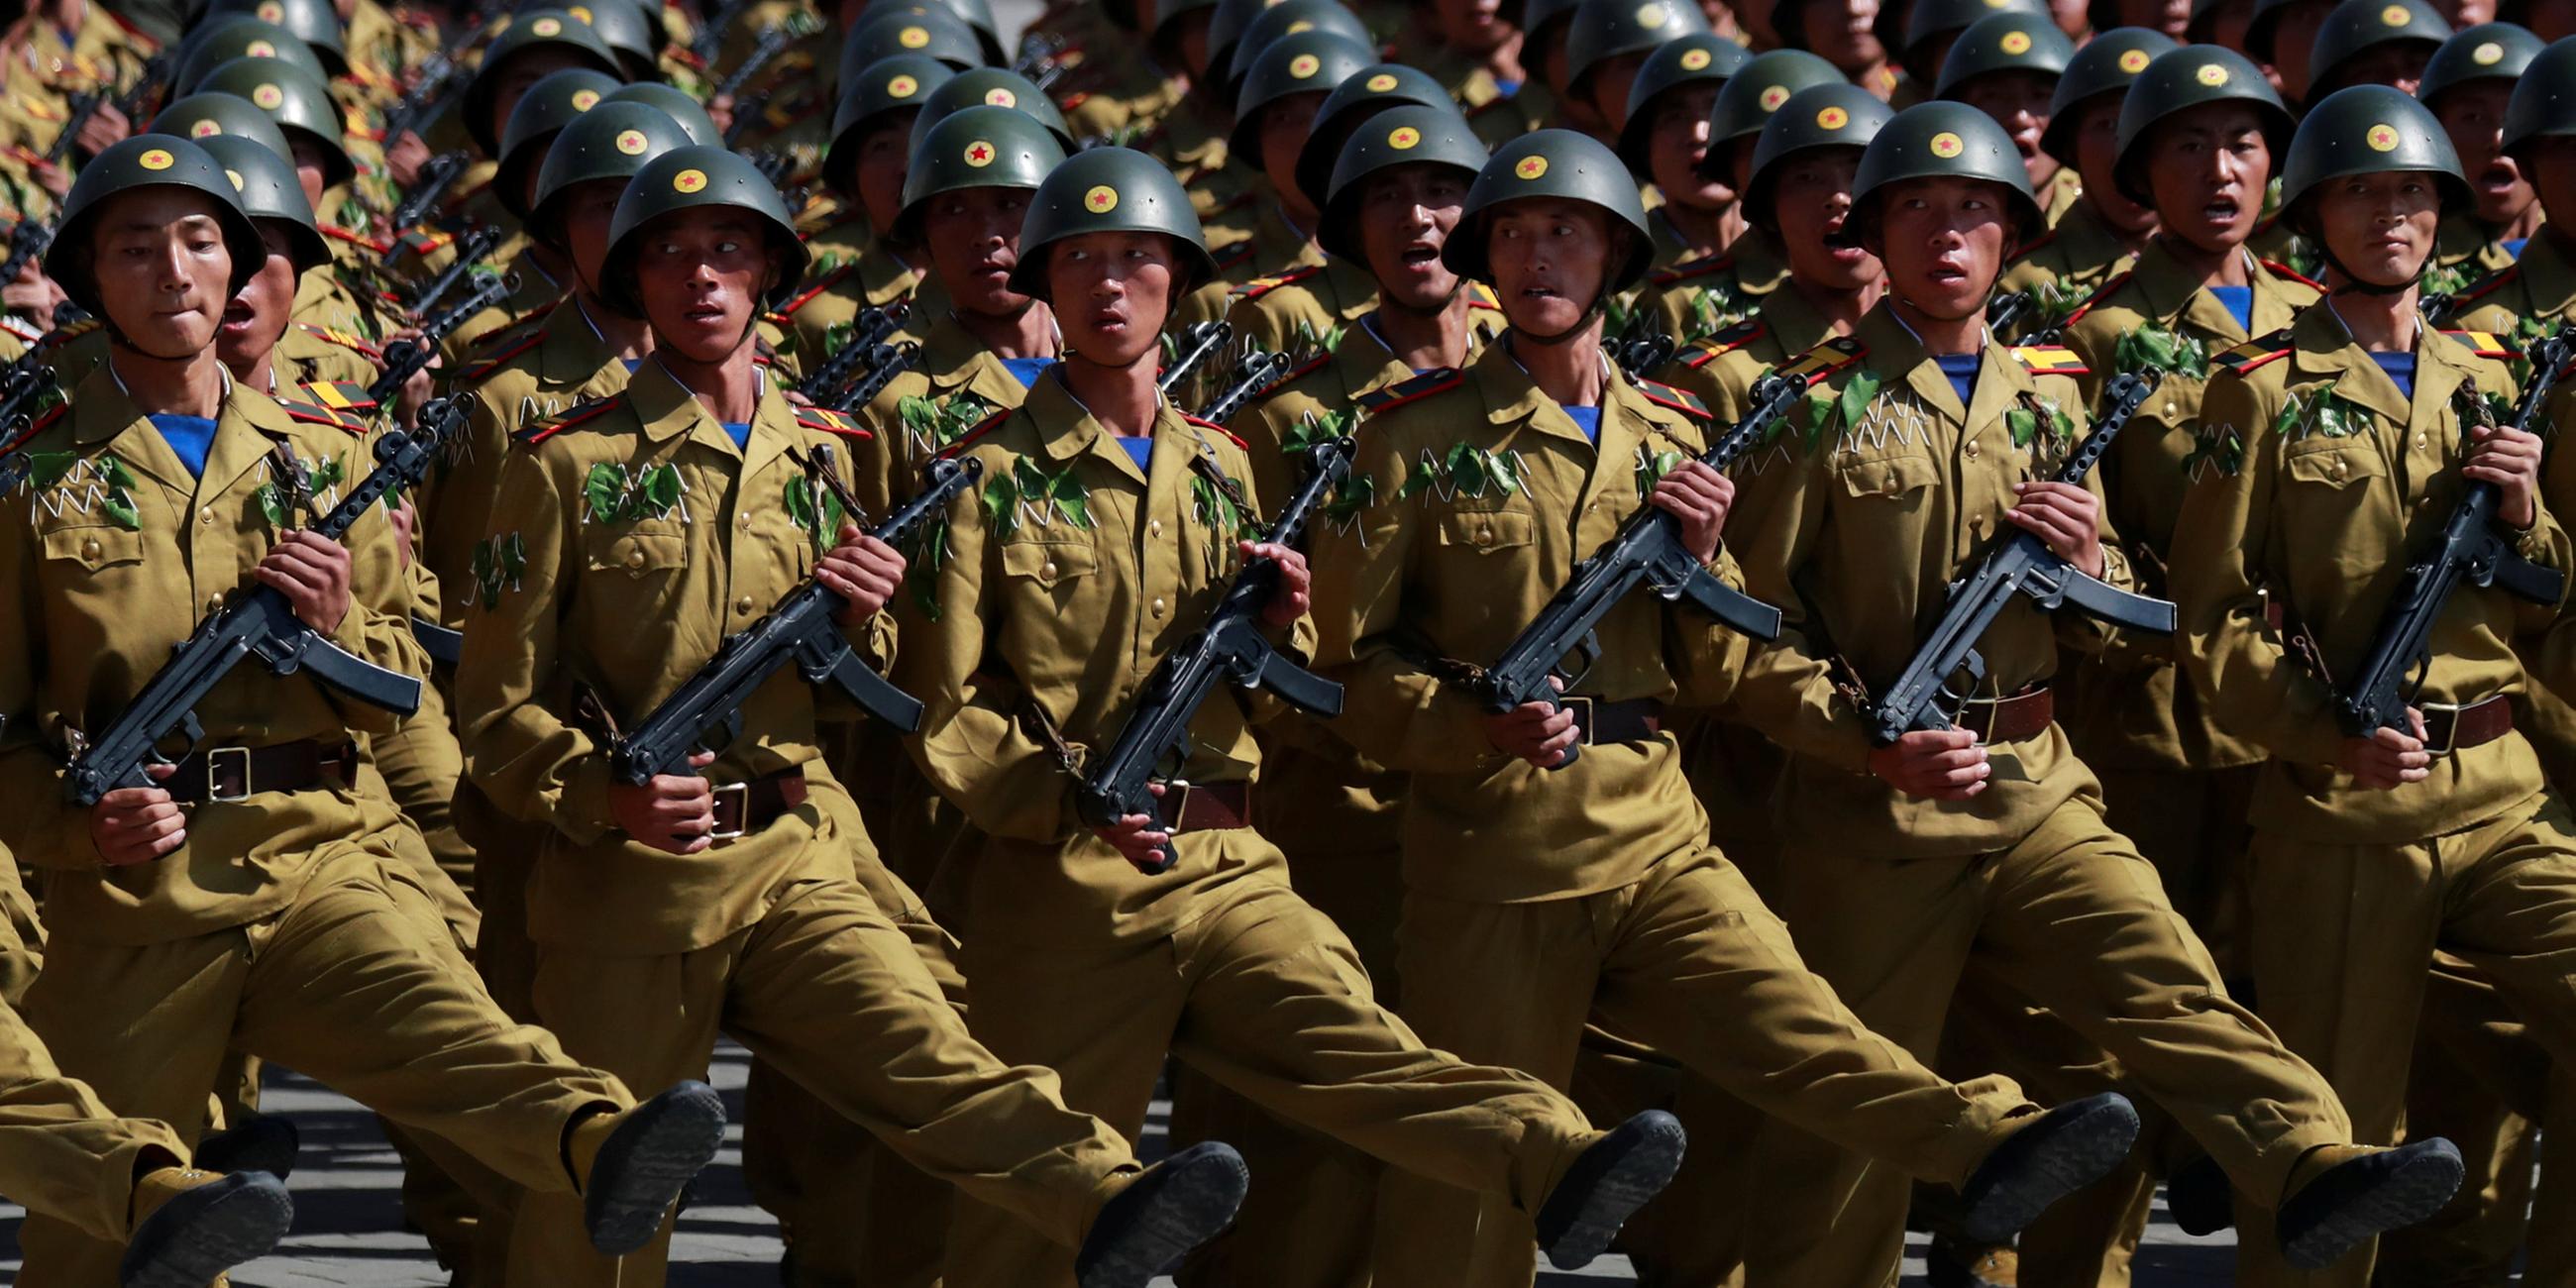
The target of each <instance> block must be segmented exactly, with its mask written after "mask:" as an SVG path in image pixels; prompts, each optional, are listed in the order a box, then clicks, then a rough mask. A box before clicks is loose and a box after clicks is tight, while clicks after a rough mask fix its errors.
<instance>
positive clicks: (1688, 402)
mask: <svg viewBox="0 0 2576 1288" xmlns="http://www.w3.org/2000/svg"><path fill="white" fill-rule="evenodd" d="M1637 392H1638V393H1641V394H1644V395H1645V396H1646V401H1647V402H1650V403H1653V404H1655V405H1656V406H1658V407H1670V408H1672V409H1673V410H1674V411H1678V412H1686V413H1688V414H1690V415H1693V416H1697V417H1699V418H1700V419H1702V420H1706V419H1708V418H1709V417H1710V416H1711V415H1712V414H1713V413H1711V412H1710V411H1709V409H1708V404H1707V403H1704V402H1701V401H1700V400H1699V398H1698V397H1697V396H1696V395H1694V394H1692V393H1691V392H1690V391H1688V390H1684V389H1675V388H1673V387H1672V386H1671V385H1666V384H1658V383H1656V382H1655V381H1652V380H1640V381H1638V382H1637Z"/></svg>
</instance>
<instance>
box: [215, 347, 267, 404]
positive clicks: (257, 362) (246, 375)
mask: <svg viewBox="0 0 2576 1288" xmlns="http://www.w3.org/2000/svg"><path fill="white" fill-rule="evenodd" d="M276 359H277V350H276V348H274V347H271V348H270V349H269V350H268V351H267V352H265V353H262V354H261V355H259V356H258V357H256V358H252V359H250V360H248V361H246V362H227V363H225V364H224V369H225V370H227V371H230V372H232V373H233V379H235V380H238V381H240V382H241V383H243V384H245V385H248V386H250V387H251V388H253V389H256V390H258V391H260V392H261V393H264V394H268V395H270V396H271V397H274V396H276V394H277V362H276Z"/></svg>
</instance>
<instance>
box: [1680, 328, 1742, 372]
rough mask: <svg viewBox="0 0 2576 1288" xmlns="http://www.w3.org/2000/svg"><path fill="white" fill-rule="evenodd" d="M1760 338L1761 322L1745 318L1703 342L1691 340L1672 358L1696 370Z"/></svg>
mask: <svg viewBox="0 0 2576 1288" xmlns="http://www.w3.org/2000/svg"><path fill="white" fill-rule="evenodd" d="M1760 338H1762V320H1761V319H1760V318H1746V319H1744V320H1743V321H1741V322H1738V323H1736V324H1735V325H1733V326H1731V327H1728V328H1726V329H1725V330H1723V331H1720V332H1718V333H1717V334H1715V335H1713V336H1710V337H1708V338H1707V339H1705V340H1693V341H1691V342H1690V343H1689V344H1686V345H1683V346H1682V350H1681V352H1679V353H1676V354H1674V355H1673V356H1674V357H1675V358H1678V359H1680V360H1681V362H1682V364H1683V365H1685V366H1688V367H1691V368H1693V369H1694V370H1696V369H1697V368H1700V367H1705V366H1707V365H1708V364H1709V363H1711V362H1714V361H1716V360H1717V356H1718V355H1719V354H1722V353H1733V352H1735V351H1736V350H1738V349H1741V348H1743V347H1744V346H1746V345H1748V344H1751V343H1753V342H1754V341H1755V340H1758V339H1760Z"/></svg>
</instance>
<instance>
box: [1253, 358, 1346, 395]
mask: <svg viewBox="0 0 2576 1288" xmlns="http://www.w3.org/2000/svg"><path fill="white" fill-rule="evenodd" d="M1332 360H1333V355H1331V354H1329V353H1319V354H1316V355H1315V356H1314V357H1311V358H1308V359H1306V360H1305V361H1304V362H1301V363H1298V364H1297V365H1296V366H1293V367H1290V368H1289V369H1288V370H1286V371H1285V372H1282V373H1280V376H1279V378H1278V379H1276V380H1273V381H1271V382H1270V383H1269V384H1266V385H1263V386H1262V387H1261V392H1260V393H1257V394H1254V395H1253V396H1252V400H1253V401H1254V402H1260V401H1261V400H1263V399H1265V398H1268V397H1270V396H1271V395H1273V394H1276V393H1278V392H1279V391H1281V390H1283V389H1286V388H1287V387H1288V386H1290V385H1292V384H1295V383H1297V378H1298V377H1300V376H1303V375H1306V374H1308V373H1310V372H1315V371H1320V370H1322V369H1323V366H1324V364H1325V363H1327V362H1331V361H1332Z"/></svg>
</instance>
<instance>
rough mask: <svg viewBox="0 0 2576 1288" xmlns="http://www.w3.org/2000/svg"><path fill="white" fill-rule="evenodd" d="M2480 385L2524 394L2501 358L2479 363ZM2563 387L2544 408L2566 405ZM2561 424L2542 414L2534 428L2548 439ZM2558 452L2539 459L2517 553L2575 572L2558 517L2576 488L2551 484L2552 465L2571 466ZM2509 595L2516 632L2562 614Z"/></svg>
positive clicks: (2543, 626)
mask: <svg viewBox="0 0 2576 1288" xmlns="http://www.w3.org/2000/svg"><path fill="white" fill-rule="evenodd" d="M2478 384H2479V387H2480V389H2481V390H2482V391H2483V392H2484V393H2485V394H2486V395H2487V397H2488V398H2490V399H2502V400H2504V401H2505V402H2507V403H2509V404H2510V403H2513V402H2515V401H2516V400H2518V399H2519V398H2520V397H2521V393H2522V390H2521V387H2520V386H2518V385H2516V384H2515V383H2514V382H2513V379H2512V375H2511V371H2510V370H2509V369H2508V368H2507V367H2506V366H2505V365H2504V364H2503V363H2500V362H2483V363H2480V364H2478ZM2560 388H2564V386H2558V387H2554V388H2552V390H2551V391H2550V394H2549V396H2548V397H2547V398H2545V399H2543V400H2542V401H2543V408H2542V409H2543V410H2544V411H2546V410H2547V409H2548V405H2549V404H2552V403H2556V404H2559V405H2560V406H2562V407H2563V406H2566V405H2567V404H2566V403H2565V402H2564V401H2563V400H2561V399H2560V397H2559V394H2558V390H2559V389H2560ZM2557 423H2558V422H2557V421H2554V420H2548V419H2543V420H2542V421H2541V424H2540V426H2539V428H2538V429H2536V430H2535V431H2534V432H2536V433H2538V434H2540V435H2541V436H2543V437H2544V438H2546V437H2548V436H2549V434H2550V430H2549V426H2551V425H2554V424H2557ZM2559 455H2560V454H2559V453H2557V452H2551V453H2549V454H2548V455H2546V456H2544V457H2542V458H2541V466H2540V470H2541V473H2540V486H2539V489H2538V492H2537V494H2536V495H2535V496H2534V497H2533V498H2532V507H2533V519H2532V523H2531V526H2530V527H2529V528H2526V529H2524V530H2523V531H2522V532H2521V533H2520V534H2519V535H2518V537H2517V538H2516V540H2515V542H2514V552H2515V553H2516V554H2519V555H2521V556H2522V557H2523V558H2525V559H2528V560H2530V561H2531V562H2533V563H2536V564H2538V565H2540V566H2541V567H2543V568H2555V569H2558V570H2559V571H2560V572H2565V573H2576V543H2571V539H2570V535H2569V533H2568V531H2567V529H2566V528H2565V527H2564V526H2563V525H2562V524H2560V522H2559V519H2558V516H2560V515H2562V514H2568V513H2576V511H2571V510H2570V509H2568V508H2566V507H2568V506H2571V505H2576V487H2571V486H2570V485H2569V484H2570V482H2571V481H2576V480H2566V479H2560V480H2557V481H2556V485H2555V487H2554V489H2553V469H2555V470H2558V471H2564V470H2565V469H2566V468H2568V467H2566V466H2561V465H2558V463H2557V462H2558V458H2559ZM2507 599H2508V601H2509V602H2510V603H2511V604H2512V605H2513V608H2514V634H2515V636H2516V637H2522V636H2528V635H2534V634H2537V633H2539V632H2542V631H2546V630H2548V629H2549V628H2550V626H2551V624H2552V623H2554V622H2556V621H2557V620H2558V618H2559V605H2556V604H2535V603H2533V602H2531V601H2530V600H2528V599H2524V598H2523V597H2521V596H2520V595H2511V596H2507Z"/></svg>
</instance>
